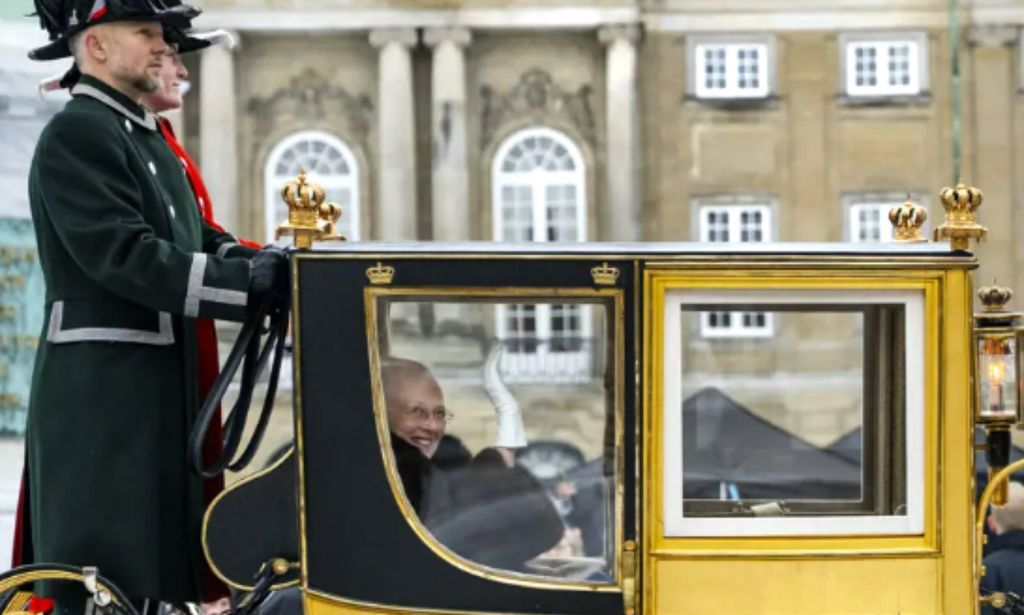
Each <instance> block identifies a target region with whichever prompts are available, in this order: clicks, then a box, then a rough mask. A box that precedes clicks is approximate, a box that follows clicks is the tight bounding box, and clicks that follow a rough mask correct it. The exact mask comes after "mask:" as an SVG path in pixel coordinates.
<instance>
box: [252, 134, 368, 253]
mask: <svg viewBox="0 0 1024 615" xmlns="http://www.w3.org/2000/svg"><path fill="white" fill-rule="evenodd" d="M300 169H305V170H306V173H307V176H308V177H309V179H310V180H312V181H314V182H316V183H318V184H320V185H321V186H323V188H324V192H325V193H326V202H333V203H337V204H338V205H341V219H340V220H338V228H339V232H340V233H341V234H342V235H344V236H345V237H348V238H349V239H350V240H356V239H359V165H358V163H357V162H356V158H355V156H354V155H352V150H351V149H349V147H348V146H347V145H345V143H344V142H343V141H341V140H340V139H338V138H337V137H334V136H332V135H329V134H327V133H325V132H320V131H316V130H303V131H301V132H296V133H293V134H290V135H288V136H287V137H285V138H283V139H281V140H280V141H279V142H278V143H277V145H275V146H274V149H273V150H271V152H270V156H268V157H267V166H266V169H265V171H264V186H265V188H264V193H265V197H264V202H265V207H264V211H265V212H266V214H265V215H266V236H267V241H273V240H274V228H275V227H276V226H277V225H278V224H280V223H281V222H282V221H284V220H286V219H287V218H288V208H287V207H286V206H285V204H284V201H282V200H281V188H282V187H283V186H284V184H286V183H287V182H290V181H292V180H294V179H295V178H296V177H298V175H299V170H300Z"/></svg>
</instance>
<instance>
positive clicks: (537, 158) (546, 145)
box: [492, 128, 587, 241]
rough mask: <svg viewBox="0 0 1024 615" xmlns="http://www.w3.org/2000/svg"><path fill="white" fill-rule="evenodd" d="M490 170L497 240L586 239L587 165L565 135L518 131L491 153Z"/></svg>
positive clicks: (533, 130) (540, 129) (542, 131)
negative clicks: (491, 165)
mask: <svg viewBox="0 0 1024 615" xmlns="http://www.w3.org/2000/svg"><path fill="white" fill-rule="evenodd" d="M492 175H493V177H492V179H493V184H494V238H495V239H496V240H498V241H585V240H586V210H587V207H586V191H585V185H586V183H585V179H586V169H585V168H584V164H583V156H582V155H581V154H580V151H579V148H577V147H576V145H575V144H574V143H573V142H572V141H571V140H570V139H569V138H568V137H567V136H566V135H565V134H563V133H561V132H558V131H557V130H552V129H550V128H527V129H525V130H520V131H519V132H516V133H515V134H513V135H512V136H510V137H508V138H507V139H505V141H504V142H503V143H502V144H501V146H500V147H499V148H498V151H497V153H496V154H495V155H494V165H493V172H492Z"/></svg>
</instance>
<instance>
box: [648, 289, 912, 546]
mask: <svg viewBox="0 0 1024 615" xmlns="http://www.w3.org/2000/svg"><path fill="white" fill-rule="evenodd" d="M926 300H927V291H926V290H925V289H920V288H913V287H911V288H908V287H901V288H872V289H857V288H820V287H819V288H807V287H799V286H796V287H788V288H784V287H779V286H773V287H765V288H751V289H744V290H735V289H724V288H709V287H696V286H693V287H685V288H684V287H680V286H668V287H666V288H665V291H664V296H663V298H662V305H661V306H660V309H661V311H662V314H663V319H664V321H663V332H664V333H663V338H664V340H665V342H664V346H663V348H662V356H660V357H659V360H660V361H661V365H662V370H661V374H660V378H661V385H662V387H663V390H662V404H661V407H660V408H658V409H657V411H658V412H660V413H661V415H662V434H661V439H662V455H661V457H662V459H661V462H662V464H663V467H664V472H663V475H662V476H661V481H662V493H663V501H662V508H663V510H662V511H661V512H662V514H663V515H664V525H663V527H664V531H663V536H664V537H666V538H696V537H704V538H710V537H725V536H741V537H758V536H762V537H772V536H794V537H799V536H835V535H845V536H880V535H898V536H916V535H921V534H924V532H925V524H926V518H925V517H926V500H925V482H926V479H925V477H926V450H925V437H926V434H925V432H926V427H927V421H926V417H925V401H926V400H925V387H926V384H927V378H926V369H927V366H926V364H925V363H926V356H925V350H926V339H925V328H926V326H927V323H926V320H925V313H926V309H925V306H926ZM722 304H737V305H751V304H757V305H765V304H767V305H772V304H775V305H787V304H788V305H794V304H797V305H802V306H814V305H816V304H817V305H822V306H829V305H831V306H837V305H849V306H851V307H856V306H862V305H865V304H886V305H893V304H896V305H900V304H902V305H903V309H904V353H905V371H904V379H905V392H904V395H905V399H904V412H905V415H904V424H905V433H906V443H905V453H904V454H905V456H906V459H905V462H906V464H905V465H906V468H905V474H906V475H905V484H906V514H905V515H884V516H876V515H844V516H828V515H822V516H808V515H800V516H790V517H785V516H783V517H738V516H732V517H700V516H686V514H685V508H684V499H683V448H682V446H683V442H682V428H683V425H682V402H683V397H682V383H681V378H680V377H679V375H680V374H681V373H682V371H681V370H682V367H683V366H682V339H683V332H684V325H683V306H684V305H686V306H694V305H697V306H699V305H714V306H716V307H717V306H720V305H722ZM672 340H678V341H677V342H675V343H673V342H672ZM862 471H863V470H862Z"/></svg>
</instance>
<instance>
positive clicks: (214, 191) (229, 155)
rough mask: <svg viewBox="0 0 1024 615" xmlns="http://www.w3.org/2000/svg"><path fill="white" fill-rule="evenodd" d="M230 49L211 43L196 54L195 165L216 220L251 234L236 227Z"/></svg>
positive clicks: (234, 111) (236, 180)
mask: <svg viewBox="0 0 1024 615" xmlns="http://www.w3.org/2000/svg"><path fill="white" fill-rule="evenodd" d="M235 40H239V37H238V36H237V35H235ZM238 48H239V47H237V46H236V48H235V50H236V51H237V49H238ZM234 53H235V52H234V51H232V50H231V49H228V48H227V46H226V45H212V46H210V47H208V48H207V49H205V50H204V51H203V52H202V53H201V54H200V56H199V167H200V169H201V170H202V172H203V181H204V182H206V188H207V190H209V192H210V198H211V199H213V208H214V212H215V213H216V214H217V221H218V222H219V223H220V224H221V225H222V226H223V227H224V228H225V229H226V230H227V231H228V232H229V233H233V234H236V235H237V234H242V235H250V236H251V235H255V234H256V233H255V230H256V229H240V228H239V222H240V221H241V215H240V212H239V210H238V185H239V177H238V125H237V120H236V114H237V107H238V104H237V101H236V100H235V91H236V90H235V55H234ZM181 138H184V134H182V135H181Z"/></svg>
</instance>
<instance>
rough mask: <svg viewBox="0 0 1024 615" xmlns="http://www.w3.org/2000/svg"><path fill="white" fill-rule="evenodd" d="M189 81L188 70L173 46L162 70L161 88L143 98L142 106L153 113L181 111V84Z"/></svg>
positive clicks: (169, 48) (165, 55) (168, 51)
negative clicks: (172, 110)
mask: <svg viewBox="0 0 1024 615" xmlns="http://www.w3.org/2000/svg"><path fill="white" fill-rule="evenodd" d="M186 79H188V69H186V68H185V65H184V64H182V63H181V56H179V55H178V52H177V51H176V50H175V49H174V47H173V46H170V47H168V48H167V53H165V54H164V58H163V64H162V66H161V68H160V87H159V88H158V89H157V90H156V91H155V92H151V93H149V94H144V95H143V96H142V104H143V105H145V106H146V108H147V109H149V110H150V111H152V112H153V113H161V112H163V111H170V110H171V109H180V108H181V105H182V100H181V83H182V82H183V81H185V80H186Z"/></svg>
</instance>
